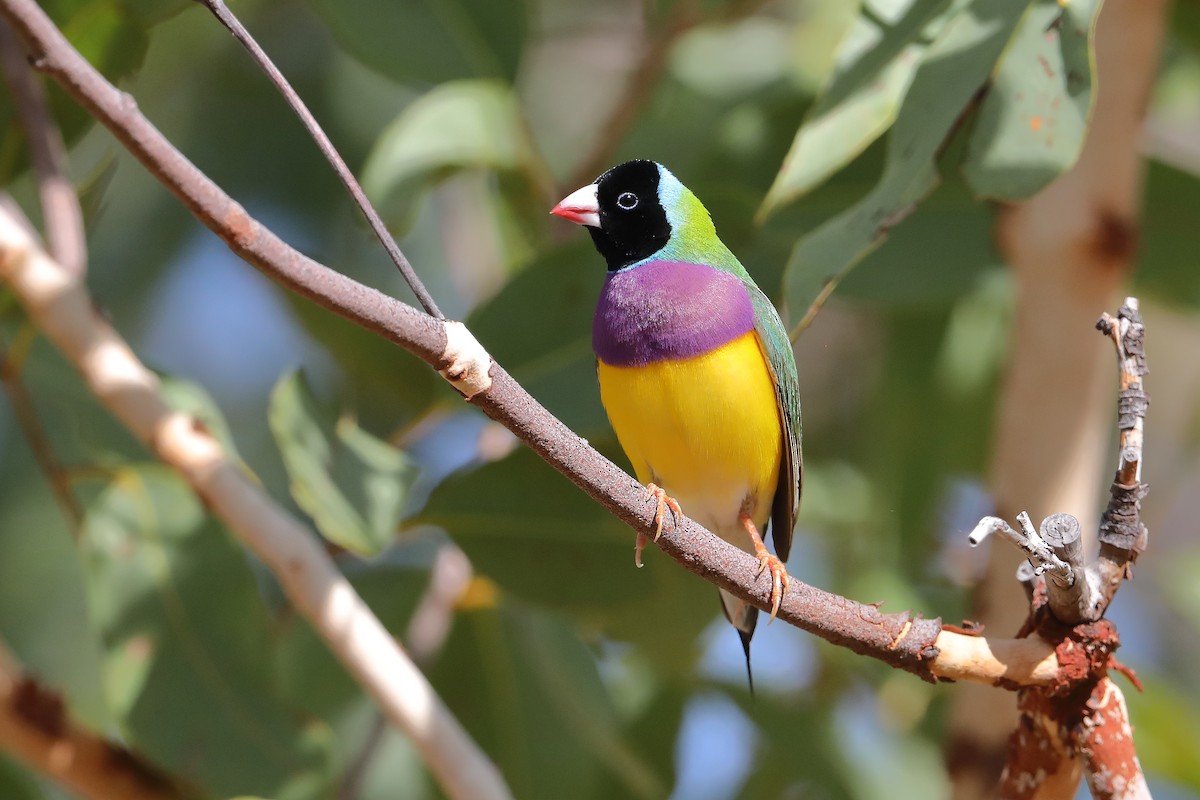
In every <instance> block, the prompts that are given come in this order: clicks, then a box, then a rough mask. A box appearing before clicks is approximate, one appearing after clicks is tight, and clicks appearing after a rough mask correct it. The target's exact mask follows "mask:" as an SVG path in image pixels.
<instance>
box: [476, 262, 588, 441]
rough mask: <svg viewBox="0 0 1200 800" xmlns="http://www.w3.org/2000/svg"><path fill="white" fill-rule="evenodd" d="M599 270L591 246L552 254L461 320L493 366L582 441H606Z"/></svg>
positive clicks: (531, 265)
mask: <svg viewBox="0 0 1200 800" xmlns="http://www.w3.org/2000/svg"><path fill="white" fill-rule="evenodd" d="M603 281H604V269H603V266H602V262H601V261H600V258H599V256H597V255H596V253H595V251H594V250H593V249H592V246H591V243H590V242H585V241H580V242H577V243H576V244H573V245H571V246H569V247H565V248H558V249H555V250H552V251H550V252H549V253H547V254H546V255H544V256H542V257H541V258H539V259H537V260H536V261H535V262H533V263H532V264H530V265H528V266H526V267H525V269H524V270H522V272H521V273H520V274H519V275H517V276H516V277H515V278H513V279H512V280H510V281H509V282H508V283H507V284H506V285H505V286H504V288H503V289H502V290H501V291H500V292H499V294H497V295H496V296H495V297H493V298H492V299H491V300H490V301H488V302H486V303H484V304H483V305H481V306H480V307H479V308H477V309H476V310H475V311H474V312H473V313H472V314H471V315H470V316H469V317H468V318H467V327H469V328H470V329H471V330H472V332H474V334H475V336H476V337H477V338H478V339H479V341H480V342H482V343H483V345H484V347H486V348H487V350H488V352H489V353H491V354H492V357H493V358H495V359H496V361H497V363H500V364H502V365H504V368H505V369H507V370H508V371H509V372H510V373H512V375H513V377H515V378H516V379H517V380H518V381H520V383H521V385H522V386H524V387H525V388H526V389H527V390H528V391H529V393H530V394H532V395H533V396H534V397H536V398H537V399H538V401H539V402H541V403H542V404H543V405H545V406H546V407H547V408H548V409H550V411H551V413H553V414H554V415H555V416H557V417H558V418H559V419H561V420H562V421H563V422H565V423H566V424H567V425H568V426H570V428H571V429H572V430H574V431H576V432H578V433H580V434H581V435H583V436H593V435H596V436H607V435H611V434H610V433H609V428H608V422H607V417H605V415H604V408H603V407H602V406H601V405H600V389H599V386H598V384H597V383H596V357H595V355H594V354H593V353H592V314H593V312H594V310H595V308H596V298H597V297H598V296H599V294H600V287H601V285H602V283H603Z"/></svg>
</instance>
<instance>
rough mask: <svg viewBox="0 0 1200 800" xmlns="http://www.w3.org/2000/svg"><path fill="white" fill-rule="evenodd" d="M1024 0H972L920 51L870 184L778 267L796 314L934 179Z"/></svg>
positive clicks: (906, 210) (904, 212)
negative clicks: (882, 160) (881, 167)
mask: <svg viewBox="0 0 1200 800" xmlns="http://www.w3.org/2000/svg"><path fill="white" fill-rule="evenodd" d="M1027 5H1028V0H974V2H972V3H971V4H970V6H969V7H968V8H967V9H965V10H964V11H963V12H962V13H960V14H958V15H956V16H955V17H954V19H953V20H951V21H950V22H949V24H947V25H946V27H945V28H944V29H943V30H942V31H941V33H940V34H939V35H938V37H937V38H936V39H935V40H934V42H933V44H932V45H930V47H929V49H928V50H927V51H926V53H925V58H924V60H923V61H922V62H921V66H920V68H919V69H918V70H917V74H916V76H915V77H914V78H913V83H912V86H911V87H910V88H909V90H908V94H907V96H906V97H905V101H904V106H903V107H902V108H901V110H900V114H899V116H898V117H897V118H896V122H895V125H894V126H893V127H892V134H891V136H890V137H889V139H888V149H887V161H886V164H885V165H884V170H883V175H882V176H881V177H880V179H879V182H878V183H877V184H876V185H875V187H874V188H873V189H872V190H871V191H870V192H869V193H868V194H867V196H866V197H864V198H863V199H862V200H860V201H859V202H858V203H856V204H854V205H853V206H851V207H850V208H848V209H847V210H845V211H843V212H842V213H840V214H838V215H837V216H835V217H833V218H832V219H830V220H829V221H827V222H825V223H824V224H822V225H821V226H820V227H818V228H817V229H816V230H815V231H813V232H812V233H810V234H808V235H807V236H805V237H804V238H803V239H801V240H800V242H799V243H798V244H797V246H796V249H795V251H794V252H793V253H792V257H791V259H790V260H789V262H788V266H787V269H786V271H785V273H784V298H785V302H786V305H787V307H788V309H789V310H790V311H791V312H792V313H794V314H796V315H797V316H798V315H800V314H803V313H804V310H805V309H807V308H808V307H809V306H810V305H811V303H812V301H813V300H814V299H816V297H817V295H818V294H819V293H820V292H821V289H822V287H823V286H824V285H825V283H826V282H827V281H828V280H830V279H833V280H840V279H841V278H842V277H844V276H845V274H846V273H847V272H848V271H849V270H850V269H852V268H853V267H854V266H855V265H856V264H857V263H858V262H859V261H860V260H861V259H862V258H863V257H864V256H865V255H867V254H868V253H870V252H871V251H872V250H874V249H875V248H877V247H878V246H879V245H880V244H881V243H882V242H883V240H884V239H885V238H886V236H887V232H888V230H890V229H891V228H892V227H893V226H894V225H896V224H898V223H899V222H900V220H902V219H903V218H904V217H905V216H906V215H908V214H909V213H910V212H911V211H912V209H913V208H914V207H915V205H916V204H917V202H918V201H920V200H921V199H922V198H924V197H925V196H926V195H927V194H928V193H929V192H930V191H932V190H933V188H934V187H935V186H937V184H938V180H939V176H938V172H937V167H936V159H937V157H938V154H939V153H940V152H941V150H942V148H943V146H944V143H945V142H947V141H948V140H949V139H950V138H951V136H952V135H953V133H954V132H955V131H956V130H957V128H958V125H959V121H960V120H961V119H962V116H963V112H964V110H967V109H968V108H969V107H970V104H971V101H972V98H973V97H974V96H975V94H976V93H977V92H978V91H979V89H980V87H981V86H983V85H984V84H985V83H986V81H987V80H988V77H989V76H990V74H991V71H992V67H993V65H994V64H995V63H996V61H997V60H998V59H999V58H1000V55H1001V53H1002V52H1003V50H1004V47H1005V45H1006V44H1007V43H1008V40H1009V38H1010V37H1011V36H1012V33H1013V31H1014V30H1015V29H1016V27H1017V25H1018V23H1019V22H1020V20H1021V19H1022V11H1023V10H1024V8H1025V7H1026V6H1027Z"/></svg>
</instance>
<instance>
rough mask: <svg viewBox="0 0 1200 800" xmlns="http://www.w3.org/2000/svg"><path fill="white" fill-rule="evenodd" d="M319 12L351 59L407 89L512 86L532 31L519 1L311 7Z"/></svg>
mask: <svg viewBox="0 0 1200 800" xmlns="http://www.w3.org/2000/svg"><path fill="white" fill-rule="evenodd" d="M314 5H315V6H316V8H317V11H318V12H319V13H320V15H321V18H322V19H323V20H325V23H326V24H327V25H328V26H329V29H330V30H331V31H332V32H333V35H334V36H335V37H336V38H337V40H338V42H339V43H340V44H341V45H342V47H343V48H345V49H346V51H347V52H349V53H350V54H351V55H353V56H354V57H356V58H358V59H359V60H361V61H362V62H363V63H364V64H366V65H367V66H369V67H371V68H373V69H375V70H378V71H379V72H381V73H383V74H384V75H386V76H388V77H389V78H391V79H393V80H396V81H400V82H405V83H408V82H412V83H425V84H434V83H442V82H444V81H449V80H454V79H456V78H474V77H482V78H503V79H505V80H512V79H513V78H514V77H515V76H516V73H517V66H518V62H519V61H520V57H521V48H522V45H523V44H524V41H525V35H526V28H527V25H528V21H527V14H528V12H527V9H526V6H525V4H524V3H522V2H515V3H497V2H494V1H493V0H437V2H403V3H397V2H393V1H392V0H314Z"/></svg>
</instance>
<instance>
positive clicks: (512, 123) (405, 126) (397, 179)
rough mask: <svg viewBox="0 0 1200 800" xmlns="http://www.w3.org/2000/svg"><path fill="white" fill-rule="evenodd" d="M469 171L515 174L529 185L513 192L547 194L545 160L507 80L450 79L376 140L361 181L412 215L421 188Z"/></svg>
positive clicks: (383, 201) (388, 207) (386, 203)
mask: <svg viewBox="0 0 1200 800" xmlns="http://www.w3.org/2000/svg"><path fill="white" fill-rule="evenodd" d="M463 169H486V170H492V171H495V172H499V173H502V174H507V175H510V176H516V177H519V178H521V179H522V180H523V185H518V186H514V187H509V188H510V189H511V190H516V191H517V193H519V194H521V195H522V196H524V197H525V198H526V199H528V197H529V196H530V195H534V196H540V195H541V192H539V191H538V188H539V187H540V186H542V185H544V184H545V182H546V179H545V175H544V173H543V171H542V170H543V168H542V166H541V161H540V158H539V156H538V155H537V152H536V150H535V148H534V145H533V142H532V140H531V138H530V136H529V130H528V128H527V127H526V125H525V121H524V116H523V114H522V112H521V108H520V105H519V104H518V102H517V98H516V96H515V95H514V94H513V92H512V90H511V89H510V88H509V87H508V86H507V85H505V84H504V83H502V82H500V81H494V80H464V81H455V82H452V83H446V84H442V85H440V86H438V87H436V88H434V89H432V90H430V91H429V92H428V93H426V94H425V95H423V96H421V97H420V98H418V99H417V100H415V101H413V103H412V104H410V105H409V106H408V107H407V108H405V109H404V110H403V111H402V112H400V115H399V116H398V117H396V119H395V121H393V122H392V123H391V124H390V125H389V126H388V127H387V128H386V129H385V130H384V132H383V133H382V135H380V137H379V139H378V140H377V141H376V142H375V147H374V148H373V149H372V151H371V154H370V156H368V158H367V163H366V166H365V167H364V168H363V177H362V182H363V188H364V189H365V190H366V192H367V194H368V195H370V196H371V198H372V199H373V200H374V201H375V202H376V203H378V204H379V205H381V206H383V208H384V209H385V211H386V212H387V214H388V215H389V216H391V217H393V218H398V219H400V220H402V221H405V220H407V219H408V218H409V217H411V215H412V210H413V208H414V204H415V202H416V199H417V197H418V196H419V194H420V191H419V190H420V189H421V188H423V187H424V186H425V185H427V184H429V183H431V182H432V181H436V180H438V179H441V178H444V177H445V176H446V175H447V174H449V173H452V172H454V171H457V170H463ZM502 188H504V187H503V186H502Z"/></svg>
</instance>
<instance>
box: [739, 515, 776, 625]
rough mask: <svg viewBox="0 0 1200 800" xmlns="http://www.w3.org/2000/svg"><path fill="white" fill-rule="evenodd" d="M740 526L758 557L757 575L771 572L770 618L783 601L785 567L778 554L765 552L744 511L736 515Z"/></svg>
mask: <svg viewBox="0 0 1200 800" xmlns="http://www.w3.org/2000/svg"><path fill="white" fill-rule="evenodd" d="M738 520H739V521H741V523H742V527H743V528H745V529H746V533H747V534H749V535H750V541H751V542H753V544H754V555H755V556H757V557H758V572H757V573H756V574H757V575H762V574H763V571H764V570H770V572H771V619H772V620H774V619H775V616H776V615H777V614H778V613H779V604H780V603H782V602H783V595H784V593H785V592H787V589H788V574H787V567H785V566H784V565H783V562H782V561H780V560H779V557H778V556H775V555H772V554H771V553H769V552H767V546H766V545H765V544H763V540H762V536H760V535H759V533H758V526H756V525H755V524H754V520H752V519H750V516H749V515H748V514H746V513H745V512H742V513H741V514H740V515H739V516H738Z"/></svg>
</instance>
